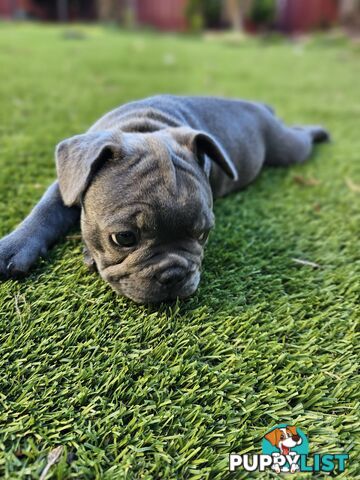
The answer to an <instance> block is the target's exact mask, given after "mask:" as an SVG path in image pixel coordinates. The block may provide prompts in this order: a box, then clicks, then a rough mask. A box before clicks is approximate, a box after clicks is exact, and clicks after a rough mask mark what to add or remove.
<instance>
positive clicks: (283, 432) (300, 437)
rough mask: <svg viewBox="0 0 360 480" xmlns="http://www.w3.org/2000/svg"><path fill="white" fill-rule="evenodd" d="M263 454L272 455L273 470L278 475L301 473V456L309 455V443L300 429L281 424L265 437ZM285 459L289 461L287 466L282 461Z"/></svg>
mask: <svg viewBox="0 0 360 480" xmlns="http://www.w3.org/2000/svg"><path fill="white" fill-rule="evenodd" d="M262 452H263V454H268V455H272V457H273V460H274V461H273V465H272V469H273V470H274V471H275V472H276V473H286V472H290V473H295V472H298V471H299V465H298V459H299V456H300V455H308V453H309V442H308V440H307V438H306V435H305V434H304V432H302V431H301V429H300V428H298V427H296V426H294V425H287V424H281V425H278V426H276V427H275V428H273V429H272V430H270V431H269V432H268V433H267V434H266V435H265V436H264V438H263V441H262ZM284 458H286V459H287V461H286V463H285V464H284V463H283V461H282V459H284ZM277 460H278V461H279V462H277ZM280 460H281V461H280Z"/></svg>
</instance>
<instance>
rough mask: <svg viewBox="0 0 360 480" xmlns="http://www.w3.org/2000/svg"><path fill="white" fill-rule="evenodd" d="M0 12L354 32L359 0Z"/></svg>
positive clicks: (114, 1) (8, 3)
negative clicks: (333, 29) (332, 28)
mask: <svg viewBox="0 0 360 480" xmlns="http://www.w3.org/2000/svg"><path fill="white" fill-rule="evenodd" d="M0 18H2V19H32V20H40V21H52V22H75V21H77V22H78V21H102V22H115V23H119V24H122V25H124V26H127V27H131V26H150V27H153V28H156V29H159V30H168V31H181V32H182V31H201V30H203V29H227V28H232V29H234V30H239V31H242V30H245V31H250V32H259V31H260V32H261V31H267V30H275V31H280V32H285V33H289V34H294V33H301V32H307V31H311V30H321V29H329V28H331V27H333V26H336V25H339V24H342V25H345V26H346V27H347V28H348V29H350V31H354V32H356V31H358V30H359V27H360V0H0Z"/></svg>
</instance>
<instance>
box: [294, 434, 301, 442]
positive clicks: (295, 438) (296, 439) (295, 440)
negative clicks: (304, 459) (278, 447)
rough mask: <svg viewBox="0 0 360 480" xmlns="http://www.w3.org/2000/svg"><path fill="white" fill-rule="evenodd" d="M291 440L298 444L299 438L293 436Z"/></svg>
mask: <svg viewBox="0 0 360 480" xmlns="http://www.w3.org/2000/svg"><path fill="white" fill-rule="evenodd" d="M292 439H293V440H294V442H298V441H299V440H300V437H299V435H293V436H292Z"/></svg>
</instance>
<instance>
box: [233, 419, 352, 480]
mask: <svg viewBox="0 0 360 480" xmlns="http://www.w3.org/2000/svg"><path fill="white" fill-rule="evenodd" d="M261 446H262V453H261V454H260V455H249V454H244V455H237V454H235V453H231V454H230V456H229V470H230V472H235V471H236V470H238V469H243V470H245V471H247V472H255V471H258V472H264V471H265V470H267V469H272V470H273V471H274V472H276V473H295V472H303V473H305V472H307V473H309V472H314V473H315V472H326V473H332V472H334V471H335V470H336V472H337V473H342V472H343V471H344V470H345V468H346V463H347V461H348V460H349V455H348V454H346V453H335V454H332V453H326V454H318V453H317V454H314V455H311V456H310V455H309V442H308V439H307V437H306V435H305V434H304V432H303V431H302V430H301V429H300V428H298V427H295V426H293V425H287V424H286V423H282V424H280V425H277V426H276V427H274V428H272V429H271V430H270V431H269V432H268V433H267V434H266V435H265V436H264V438H263V440H262V443H261Z"/></svg>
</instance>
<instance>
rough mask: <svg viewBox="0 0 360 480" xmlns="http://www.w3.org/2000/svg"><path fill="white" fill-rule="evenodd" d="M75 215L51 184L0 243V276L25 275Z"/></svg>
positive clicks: (63, 232)
mask: <svg viewBox="0 0 360 480" xmlns="http://www.w3.org/2000/svg"><path fill="white" fill-rule="evenodd" d="M79 216H80V209H79V208H78V207H71V208H69V207H66V206H65V205H64V203H63V201H62V198H61V195H60V191H59V186H58V182H54V183H53V184H52V185H51V186H50V187H49V188H48V190H47V191H46V192H45V194H44V195H43V197H42V198H41V200H40V202H39V203H38V204H37V205H36V206H35V208H34V209H33V210H32V211H31V213H30V214H29V215H28V216H27V217H26V218H25V220H24V221H23V222H22V223H21V224H20V225H19V226H18V227H17V228H16V229H15V230H14V231H13V232H12V233H10V234H9V235H7V236H6V237H4V238H3V239H1V240H0V275H1V276H3V277H5V278H8V277H19V276H23V275H24V274H26V273H27V272H28V270H29V268H30V267H31V266H32V265H33V264H34V263H35V262H36V260H37V259H38V258H39V257H40V256H44V255H45V254H46V252H47V251H48V249H49V247H50V246H51V245H52V244H53V243H55V242H56V240H58V239H59V238H60V237H61V236H63V235H64V234H65V233H66V232H67V231H68V230H69V228H70V227H71V226H72V225H74V224H75V223H76V222H77V221H78V219H79Z"/></svg>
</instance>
